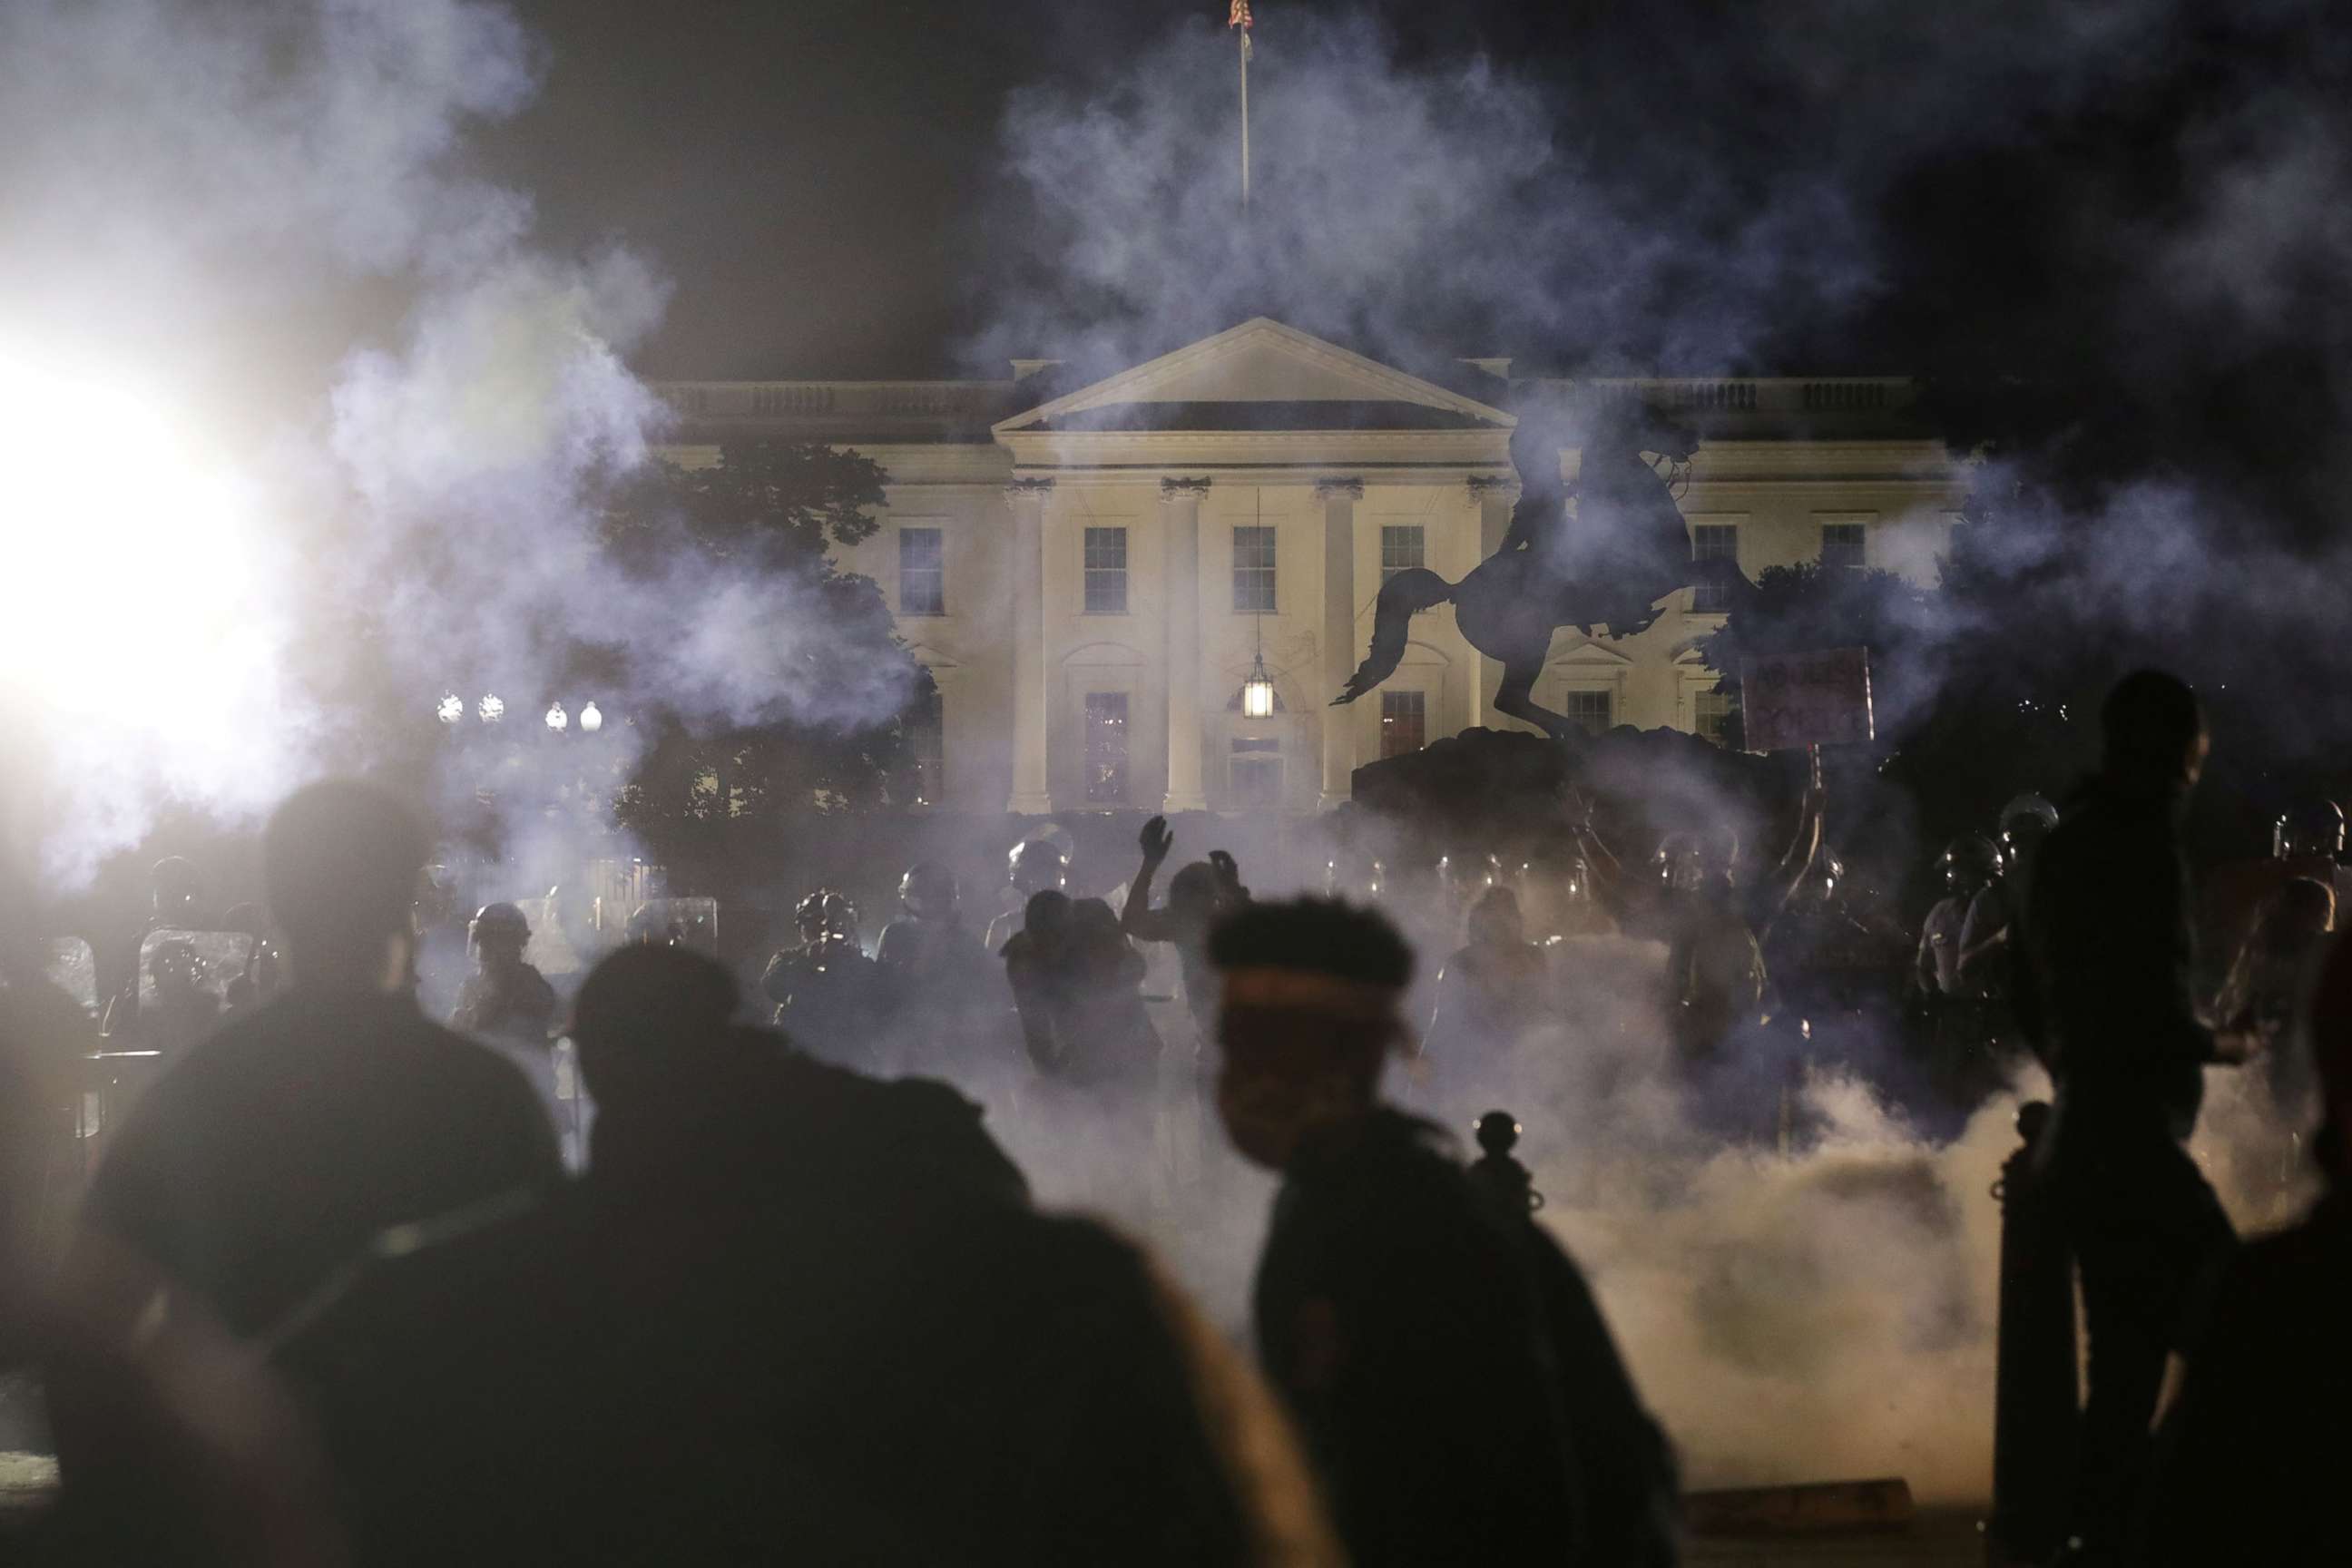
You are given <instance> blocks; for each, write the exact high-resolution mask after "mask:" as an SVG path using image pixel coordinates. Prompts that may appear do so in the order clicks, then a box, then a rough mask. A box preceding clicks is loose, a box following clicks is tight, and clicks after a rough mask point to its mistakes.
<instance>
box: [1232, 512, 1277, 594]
mask: <svg viewBox="0 0 2352 1568" xmlns="http://www.w3.org/2000/svg"><path fill="white" fill-rule="evenodd" d="M1234 614H1235V615H1237V616H1252V615H1268V616H1270V615H1272V614H1274V530H1273V529H1271V528H1258V527H1244V528H1236V529H1234Z"/></svg>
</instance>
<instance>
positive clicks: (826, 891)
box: [793, 888, 857, 947]
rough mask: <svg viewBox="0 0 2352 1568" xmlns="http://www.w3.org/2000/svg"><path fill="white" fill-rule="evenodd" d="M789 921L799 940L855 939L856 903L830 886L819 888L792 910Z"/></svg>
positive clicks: (845, 940) (812, 941) (843, 940)
mask: <svg viewBox="0 0 2352 1568" xmlns="http://www.w3.org/2000/svg"><path fill="white" fill-rule="evenodd" d="M793 928H794V929H795V930H797V931H799V932H800V933H801V941H803V942H806V943H808V944H809V945H810V946H812V947H814V946H815V945H816V944H817V943H819V942H856V940H857V906H856V905H855V904H853V903H851V902H850V901H849V900H847V899H846V898H845V897H843V896H842V895H841V894H839V893H837V892H835V891H834V890H833V889H831V888H819V889H817V890H816V891H815V892H814V893H811V894H810V895H809V896H808V897H806V898H804V899H803V900H801V901H800V904H799V906H798V907H797V908H795V909H794V910H793Z"/></svg>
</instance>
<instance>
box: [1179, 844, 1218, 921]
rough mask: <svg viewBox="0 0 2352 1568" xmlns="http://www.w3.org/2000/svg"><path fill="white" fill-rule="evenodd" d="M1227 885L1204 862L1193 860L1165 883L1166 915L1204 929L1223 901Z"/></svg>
mask: <svg viewBox="0 0 2352 1568" xmlns="http://www.w3.org/2000/svg"><path fill="white" fill-rule="evenodd" d="M1225 897H1226V882H1225V879H1223V877H1220V876H1219V875H1218V874H1217V868H1215V867H1214V866H1212V865H1210V864H1209V863H1208V862H1207V861H1206V860H1195V861H1193V862H1192V864H1191V865H1189V866H1187V867H1185V868H1183V869H1182V870H1181V871H1179V872H1177V873H1176V874H1175V875H1174V876H1173V877H1171V878H1170V879H1168V912H1169V913H1171V914H1172V915H1177V916H1181V918H1183V919H1185V920H1188V921H1196V922H1198V923H1199V924H1200V925H1202V926H1203V927H1205V926H1206V925H1207V924H1208V923H1209V921H1213V920H1214V919H1215V918H1216V916H1217V910H1218V908H1219V906H1220V905H1222V904H1223V902H1224V901H1225Z"/></svg>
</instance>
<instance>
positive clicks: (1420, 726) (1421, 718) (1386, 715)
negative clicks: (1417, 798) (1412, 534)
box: [1381, 530, 1429, 757]
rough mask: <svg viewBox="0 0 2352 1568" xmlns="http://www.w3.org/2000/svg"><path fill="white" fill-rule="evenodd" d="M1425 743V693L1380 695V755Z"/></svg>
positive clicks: (1414, 749)
mask: <svg viewBox="0 0 2352 1568" xmlns="http://www.w3.org/2000/svg"><path fill="white" fill-rule="evenodd" d="M1416 531H1418V530H1416ZM1427 744H1429V695H1428V693H1426V692H1422V691H1383V692H1381V756H1383V757H1401V756H1403V755H1404V754H1405V753H1406V752H1418V751H1419V750H1421V749H1422V748H1423V746H1425V745H1427Z"/></svg>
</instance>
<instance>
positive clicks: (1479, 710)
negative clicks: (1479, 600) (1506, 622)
mask: <svg viewBox="0 0 2352 1568" xmlns="http://www.w3.org/2000/svg"><path fill="white" fill-rule="evenodd" d="M1465 489H1466V491H1467V493H1468V496H1469V500H1470V504H1471V506H1472V507H1474V508H1475V509H1476V510H1477V513H1478V559H1479V560H1481V561H1484V560H1486V558H1487V557H1488V556H1490V555H1492V554H1494V553H1495V552H1496V551H1497V550H1500V549H1501V548H1502V547H1503V535H1504V534H1506V533H1507V532H1509V531H1510V527H1511V506H1512V503H1513V502H1515V501H1516V500H1518V493H1519V485H1518V480H1517V479H1506V478H1504V477H1502V476H1501V475H1490V474H1473V475H1471V476H1470V478H1469V480H1468V481H1467V484H1466V485H1465ZM1502 682H1503V666H1502V664H1501V662H1500V661H1499V660H1496V659H1492V658H1487V657H1486V655H1485V654H1483V653H1482V654H1480V655H1479V656H1478V684H1477V689H1475V690H1474V691H1473V692H1471V694H1470V721H1471V722H1472V723H1474V724H1484V725H1486V727H1487V728H1488V729H1490V730H1497V729H1506V728H1510V729H1524V728H1526V726H1525V725H1523V724H1521V723H1520V722H1519V721H1517V719H1510V718H1506V717H1505V716H1503V715H1502V714H1500V713H1497V712H1496V711H1495V688H1496V687H1497V686H1499V685H1501V684H1502Z"/></svg>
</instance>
